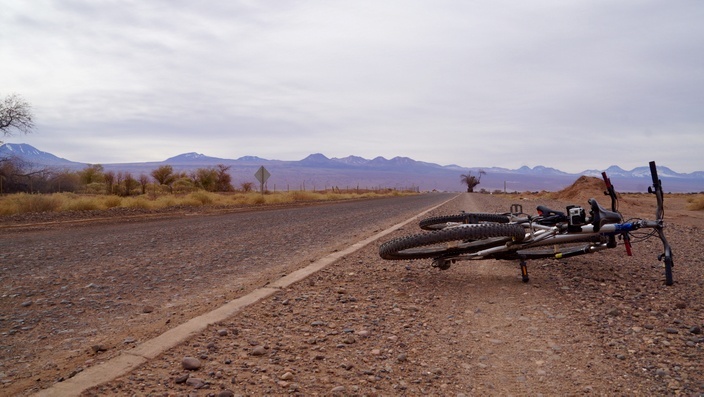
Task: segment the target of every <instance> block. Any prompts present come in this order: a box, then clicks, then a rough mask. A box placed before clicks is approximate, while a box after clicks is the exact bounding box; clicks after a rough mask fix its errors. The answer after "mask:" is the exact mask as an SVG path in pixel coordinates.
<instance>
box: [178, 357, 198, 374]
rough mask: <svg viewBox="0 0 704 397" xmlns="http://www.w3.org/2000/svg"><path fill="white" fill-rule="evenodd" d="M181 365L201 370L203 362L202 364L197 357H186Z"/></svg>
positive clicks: (189, 368)
mask: <svg viewBox="0 0 704 397" xmlns="http://www.w3.org/2000/svg"><path fill="white" fill-rule="evenodd" d="M181 366H182V367H183V369H186V370H189V371H196V370H199V369H200V367H202V366H203V364H201V362H200V360H199V359H197V358H195V357H184V358H183V360H181Z"/></svg>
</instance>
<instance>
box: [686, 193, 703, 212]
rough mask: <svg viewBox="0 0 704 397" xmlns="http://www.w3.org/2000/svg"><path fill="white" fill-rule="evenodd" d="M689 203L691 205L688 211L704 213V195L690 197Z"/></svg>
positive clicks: (688, 206)
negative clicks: (703, 211)
mask: <svg viewBox="0 0 704 397" xmlns="http://www.w3.org/2000/svg"><path fill="white" fill-rule="evenodd" d="M687 202H688V203H689V205H687V209H689V210H692V211H702V210H704V195H702V194H698V195H696V196H694V197H690V198H688V199H687Z"/></svg>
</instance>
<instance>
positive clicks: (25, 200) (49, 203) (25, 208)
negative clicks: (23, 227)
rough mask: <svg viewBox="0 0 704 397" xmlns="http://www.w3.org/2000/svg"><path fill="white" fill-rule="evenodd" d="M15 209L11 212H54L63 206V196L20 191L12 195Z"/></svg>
mask: <svg viewBox="0 0 704 397" xmlns="http://www.w3.org/2000/svg"><path fill="white" fill-rule="evenodd" d="M11 201H12V203H13V205H12V206H11V207H12V208H13V211H12V212H10V213H25V212H53V211H58V210H59V209H60V208H61V198H60V197H59V196H57V195H54V194H51V195H46V194H27V193H19V194H17V195H14V196H12V198H11Z"/></svg>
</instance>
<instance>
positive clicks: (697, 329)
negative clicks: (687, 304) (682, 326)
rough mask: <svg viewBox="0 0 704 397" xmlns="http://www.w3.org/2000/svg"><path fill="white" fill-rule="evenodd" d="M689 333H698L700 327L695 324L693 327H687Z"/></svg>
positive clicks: (700, 331) (699, 332)
mask: <svg viewBox="0 0 704 397" xmlns="http://www.w3.org/2000/svg"><path fill="white" fill-rule="evenodd" d="M689 333H691V334H694V335H699V334H701V333H702V329H701V327H699V326H698V325H695V326H694V327H692V328H690V329H689Z"/></svg>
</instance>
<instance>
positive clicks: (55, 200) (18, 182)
mask: <svg viewBox="0 0 704 397" xmlns="http://www.w3.org/2000/svg"><path fill="white" fill-rule="evenodd" d="M229 168H230V167H228V166H225V165H217V166H215V167H210V168H199V169H197V170H194V171H191V172H176V171H174V169H173V168H172V167H171V166H168V165H165V166H160V167H158V168H157V169H155V170H153V171H152V172H151V173H150V174H149V175H145V174H141V175H139V176H134V175H132V174H130V173H129V172H113V171H105V170H104V168H103V167H102V166H101V165H89V166H87V167H86V168H84V169H82V170H80V171H55V170H50V169H40V170H34V169H32V168H31V167H30V166H27V165H26V164H23V163H22V162H20V161H18V160H13V159H0V193H1V194H0V215H13V214H24V213H40V212H63V211H95V210H109V209H111V208H141V209H146V210H160V209H165V208H169V207H199V206H211V207H242V206H254V205H273V204H287V203H296V202H313V201H330V200H349V199H357V198H370V197H382V196H389V195H401V194H410V193H415V192H411V191H409V192H403V191H398V190H393V189H381V188H380V189H375V190H366V189H338V188H336V187H334V188H331V189H326V190H324V191H285V192H271V191H265V192H264V193H263V194H262V193H261V192H259V191H255V189H254V188H255V184H254V183H253V182H242V183H240V184H239V185H238V186H237V187H235V186H233V183H232V177H231V175H230V174H229V172H228V171H229Z"/></svg>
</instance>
